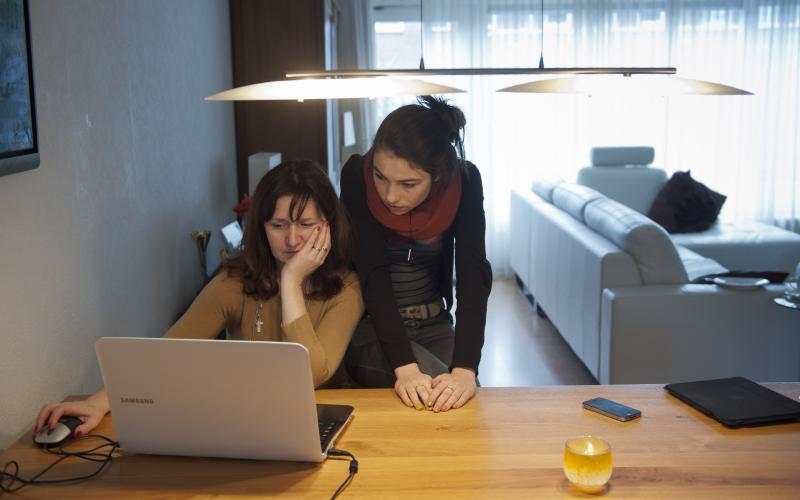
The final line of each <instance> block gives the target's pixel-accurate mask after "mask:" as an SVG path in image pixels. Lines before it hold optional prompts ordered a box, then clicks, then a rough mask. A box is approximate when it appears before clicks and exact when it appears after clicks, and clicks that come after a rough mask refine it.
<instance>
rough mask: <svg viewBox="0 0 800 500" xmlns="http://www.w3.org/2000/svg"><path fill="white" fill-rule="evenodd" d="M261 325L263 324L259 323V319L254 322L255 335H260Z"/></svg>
mask: <svg viewBox="0 0 800 500" xmlns="http://www.w3.org/2000/svg"><path fill="white" fill-rule="evenodd" d="M263 324H264V322H263V321H261V319H259V320H257V321H256V333H261V325H263Z"/></svg>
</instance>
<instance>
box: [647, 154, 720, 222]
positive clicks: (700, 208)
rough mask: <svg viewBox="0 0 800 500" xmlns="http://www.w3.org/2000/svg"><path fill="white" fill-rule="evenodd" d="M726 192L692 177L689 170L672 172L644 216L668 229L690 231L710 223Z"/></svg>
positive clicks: (715, 215) (717, 213) (714, 218)
mask: <svg viewBox="0 0 800 500" xmlns="http://www.w3.org/2000/svg"><path fill="white" fill-rule="evenodd" d="M726 199H727V196H725V195H723V194H719V193H717V192H716V191H713V190H711V189H709V188H708V186H706V185H705V184H703V183H702V182H697V181H696V180H694V179H692V175H691V170H688V171H686V172H675V173H674V174H672V177H671V178H670V180H669V181H667V183H666V184H664V187H662V188H661V191H659V192H658V195H657V196H656V199H655V200H653V205H652V206H651V207H650V210H649V211H648V212H647V216H648V217H650V218H651V219H653V220H654V221H656V222H657V223H659V224H660V225H661V226H663V227H664V229H666V230H667V231H669V232H670V233H691V232H694V231H703V230H705V229H708V228H709V227H711V225H712V224H713V223H714V221H716V220H717V216H718V215H719V211H720V210H722V205H723V204H724V203H725V200H726Z"/></svg>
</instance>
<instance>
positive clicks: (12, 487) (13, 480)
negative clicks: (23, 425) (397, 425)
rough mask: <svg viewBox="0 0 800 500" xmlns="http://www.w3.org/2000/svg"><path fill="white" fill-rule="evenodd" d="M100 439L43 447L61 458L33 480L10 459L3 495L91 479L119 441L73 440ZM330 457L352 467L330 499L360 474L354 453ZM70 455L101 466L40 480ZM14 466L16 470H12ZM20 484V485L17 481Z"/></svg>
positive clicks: (1, 475)
mask: <svg viewBox="0 0 800 500" xmlns="http://www.w3.org/2000/svg"><path fill="white" fill-rule="evenodd" d="M89 438H93V439H100V440H101V441H104V442H103V443H102V444H100V445H97V446H95V447H93V448H89V449H88V450H80V451H71V450H68V449H66V448H65V447H64V446H59V447H58V448H43V449H44V451H46V452H48V453H50V454H53V455H57V456H58V459H57V460H56V461H55V462H53V463H51V464H50V465H48V466H47V467H45V468H44V469H42V470H41V471H39V472H38V473H37V474H35V475H34V476H33V477H31V478H30V479H26V478H24V477H22V476H20V474H19V473H20V470H19V463H18V462H17V461H16V460H11V461H9V462H7V463H6V464H5V466H3V470H2V471H0V494H3V493H15V492H17V491H19V490H21V489H22V488H24V487H25V486H30V485H36V484H64V483H71V482H74V481H82V480H84V479H90V478H92V477H95V476H97V475H98V474H100V473H101V472H102V471H103V469H105V468H106V466H108V465H109V464H110V463H111V462H113V461H114V458H115V457H114V453H115V452H116V451H117V450H118V449H119V448H120V446H119V442H118V441H114V440H113V439H110V438H108V437H106V436H102V435H99V434H87V435H86V436H81V437H79V438H76V439H73V440H72V441H71V442H70V445H72V444H74V443H76V442H78V441H80V440H85V439H89ZM328 456H329V457H350V467H349V472H348V474H347V478H346V479H345V480H344V481H343V482H342V484H341V485H339V487H338V488H337V489H336V491H335V492H334V493H333V496H332V497H331V500H334V499H335V498H336V497H338V496H339V495H341V494H342V492H343V491H344V490H345V489H346V488H347V487H348V486H349V485H350V483H352V482H353V478H354V477H355V475H356V474H357V473H358V460H356V457H355V456H353V454H352V453H350V452H349V451H345V450H338V449H336V448H331V449H330V450H328ZM68 458H79V459H81V460H87V461H89V462H97V463H99V464H100V466H99V467H98V468H97V469H96V470H95V471H94V472H92V473H91V474H85V475H83V476H74V477H68V478H64V479H41V478H42V476H44V475H45V474H47V473H48V472H49V471H51V470H52V469H53V468H54V467H55V466H56V465H58V464H60V463H61V462H63V461H64V460H66V459H68ZM11 469H13V470H11ZM17 483H19V484H17Z"/></svg>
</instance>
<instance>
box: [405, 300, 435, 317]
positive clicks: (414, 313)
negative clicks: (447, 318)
mask: <svg viewBox="0 0 800 500" xmlns="http://www.w3.org/2000/svg"><path fill="white" fill-rule="evenodd" d="M442 310H444V301H443V300H442V299H441V298H440V299H439V300H437V301H436V302H431V303H430V304H417V305H413V306H408V307H401V308H400V317H401V318H403V319H405V320H418V321H425V320H426V319H430V318H434V317H436V316H438V315H439V313H441V312H442Z"/></svg>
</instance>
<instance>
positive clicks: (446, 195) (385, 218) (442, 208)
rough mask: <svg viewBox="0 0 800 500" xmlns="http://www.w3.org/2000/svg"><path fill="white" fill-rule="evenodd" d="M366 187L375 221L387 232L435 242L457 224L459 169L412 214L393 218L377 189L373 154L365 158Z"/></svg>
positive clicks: (432, 190)
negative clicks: (373, 170) (454, 222)
mask: <svg viewBox="0 0 800 500" xmlns="http://www.w3.org/2000/svg"><path fill="white" fill-rule="evenodd" d="M364 184H365V185H366V188H367V205H368V206H369V211H370V212H371V213H372V215H373V217H375V218H376V219H378V221H379V222H380V223H381V224H383V227H385V228H386V229H388V230H390V231H392V232H394V233H396V234H398V235H400V236H403V237H405V238H409V239H412V240H415V241H427V240H432V239H433V238H436V237H437V236H439V235H441V234H442V233H443V232H444V230H445V229H447V228H448V227H449V226H450V224H452V223H453V220H454V219H455V217H456V212H457V211H458V205H459V203H460V201H461V173H460V172H459V171H458V169H456V170H455V171H454V172H453V173H452V174H450V175H448V176H447V178H440V179H439V181H438V182H435V183H434V184H433V187H432V188H431V192H430V193H429V194H428V197H427V198H426V199H425V201H423V202H422V204H420V205H419V206H418V207H416V208H415V209H413V210H412V211H411V212H410V213H407V214H403V215H395V214H393V213H392V212H390V211H389V209H388V208H386V205H384V204H383V202H382V201H381V197H380V196H379V195H378V190H377V188H376V187H375V178H374V177H373V175H372V150H370V151H369V152H368V153H367V154H366V155H365V156H364Z"/></svg>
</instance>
